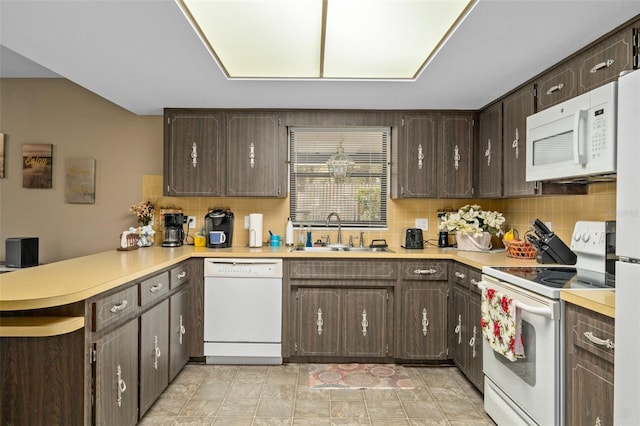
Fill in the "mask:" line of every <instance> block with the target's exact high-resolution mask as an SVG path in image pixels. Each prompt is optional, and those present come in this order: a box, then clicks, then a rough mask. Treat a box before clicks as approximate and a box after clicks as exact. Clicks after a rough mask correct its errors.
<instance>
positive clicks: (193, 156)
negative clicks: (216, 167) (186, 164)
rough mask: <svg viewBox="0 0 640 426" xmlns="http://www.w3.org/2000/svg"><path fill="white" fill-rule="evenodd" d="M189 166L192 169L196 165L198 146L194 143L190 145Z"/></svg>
mask: <svg viewBox="0 0 640 426" xmlns="http://www.w3.org/2000/svg"><path fill="white" fill-rule="evenodd" d="M191 165H192V166H193V167H196V166H197V165H198V145H196V143H195V142H194V143H193V145H191Z"/></svg>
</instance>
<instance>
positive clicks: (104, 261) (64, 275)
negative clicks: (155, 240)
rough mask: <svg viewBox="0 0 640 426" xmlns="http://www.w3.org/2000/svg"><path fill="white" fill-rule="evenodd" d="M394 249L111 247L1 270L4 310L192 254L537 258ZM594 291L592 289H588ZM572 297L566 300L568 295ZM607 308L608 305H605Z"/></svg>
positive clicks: (46, 302)
mask: <svg viewBox="0 0 640 426" xmlns="http://www.w3.org/2000/svg"><path fill="white" fill-rule="evenodd" d="M391 249H392V250H393V253H390V252H374V253H370V252H357V253H353V252H352V253H345V252H322V253H316V252H314V253H308V252H301V251H291V250H290V249H289V248H286V247H278V248H272V247H261V248H249V247H232V248H227V249H208V248H205V247H193V246H183V247H175V248H163V247H148V248H141V249H138V250H132V251H117V250H110V251H106V252H102V253H97V254H93V255H89V256H83V257H78V258H75V259H69V260H64V261H60V262H55V263H51V264H47V265H41V266H37V267H33V268H25V269H21V270H18V271H15V272H10V273H5V274H0V311H16V310H28V309H38V308H45V307H51V306H60V305H65V304H69V303H74V302H78V301H81V300H84V299H87V298H89V297H92V296H95V295H97V294H100V293H102V292H104V291H107V290H110V289H112V288H115V287H117V286H119V285H122V284H125V283H127V282H130V281H133V280H136V279H138V278H141V277H143V276H145V275H148V274H152V273H154V272H156V271H159V270H161V269H164V268H167V267H169V266H172V265H174V264H176V263H178V262H181V261H183V260H186V259H189V258H191V257H202V258H205V257H256V258H260V257H262V258H264V257H277V258H302V259H304V258H343V259H348V258H352V259H362V258H376V257H380V258H384V259H433V260H437V259H448V260H456V261H458V262H462V263H464V264H466V265H469V266H471V267H473V268H477V269H482V267H483V266H516V265H518V266H532V265H535V264H536V262H535V260H529V259H517V258H510V257H507V256H506V254H505V252H504V251H492V252H466V251H459V250H455V249H440V248H436V247H433V248H431V247H427V248H425V249H423V250H407V249H402V248H394V247H391ZM564 293H565V292H563V300H571V301H573V303H578V302H579V301H582V302H581V303H586V304H587V306H586V307H590V306H593V307H595V308H598V307H601V309H604V310H605V312H608V313H605V315H609V316H613V314H612V313H613V312H615V306H614V304H613V291H611V292H609V293H611V294H610V295H607V297H604V296H605V294H604V292H603V291H594V293H595V294H593V295H591V294H590V293H589V292H587V291H580V292H579V293H578V294H579V296H578V295H576V294H573V293H575V292H573V293H572V292H570V291H567V292H566V293H567V295H566V296H564ZM587 293H589V294H587ZM565 297H566V298H570V299H566V298H565ZM602 307H604V308H602Z"/></svg>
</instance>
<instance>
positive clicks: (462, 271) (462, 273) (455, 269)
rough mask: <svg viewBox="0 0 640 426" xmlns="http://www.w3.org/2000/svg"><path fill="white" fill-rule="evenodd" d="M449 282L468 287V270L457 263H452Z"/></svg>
mask: <svg viewBox="0 0 640 426" xmlns="http://www.w3.org/2000/svg"><path fill="white" fill-rule="evenodd" d="M451 281H453V282H454V283H456V284H457V285H459V286H462V287H465V288H467V287H468V286H469V269H467V268H466V267H465V266H462V265H460V264H458V263H454V264H453V266H452V267H451Z"/></svg>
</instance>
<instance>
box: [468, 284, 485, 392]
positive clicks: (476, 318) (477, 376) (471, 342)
mask: <svg viewBox="0 0 640 426" xmlns="http://www.w3.org/2000/svg"><path fill="white" fill-rule="evenodd" d="M480 304H481V300H480V294H478V293H474V292H471V293H470V294H469V304H468V305H467V308H468V314H467V331H468V339H467V371H466V375H467V377H468V378H469V380H471V382H472V383H473V384H474V385H475V386H476V387H477V388H478V389H479V390H480V392H482V391H483V389H484V376H483V374H482V328H481V326H480V319H481V317H482V312H481V308H480Z"/></svg>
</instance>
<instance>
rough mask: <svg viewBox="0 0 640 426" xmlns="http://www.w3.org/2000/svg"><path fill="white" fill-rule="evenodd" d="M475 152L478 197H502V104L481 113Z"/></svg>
mask: <svg viewBox="0 0 640 426" xmlns="http://www.w3.org/2000/svg"><path fill="white" fill-rule="evenodd" d="M478 122H479V123H478V134H479V135H478V143H477V149H476V151H475V159H476V162H475V167H476V171H477V176H478V178H477V182H476V196H477V197H481V198H500V197H502V102H497V103H495V104H493V105H491V106H489V107H487V108H485V109H484V110H483V111H481V112H480V115H479V118H478Z"/></svg>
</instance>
